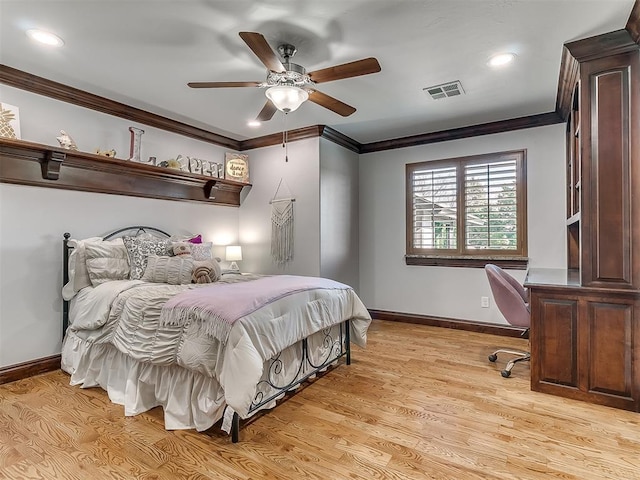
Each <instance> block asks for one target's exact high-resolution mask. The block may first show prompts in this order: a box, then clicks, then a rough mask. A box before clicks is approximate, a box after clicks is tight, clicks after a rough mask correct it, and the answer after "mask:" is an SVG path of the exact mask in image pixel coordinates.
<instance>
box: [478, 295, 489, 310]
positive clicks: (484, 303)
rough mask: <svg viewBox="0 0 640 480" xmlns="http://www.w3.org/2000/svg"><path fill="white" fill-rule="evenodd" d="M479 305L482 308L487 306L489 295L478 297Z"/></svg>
mask: <svg viewBox="0 0 640 480" xmlns="http://www.w3.org/2000/svg"><path fill="white" fill-rule="evenodd" d="M480 306H481V307H482V308H489V297H480Z"/></svg>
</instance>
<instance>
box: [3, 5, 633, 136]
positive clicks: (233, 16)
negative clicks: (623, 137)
mask: <svg viewBox="0 0 640 480" xmlns="http://www.w3.org/2000/svg"><path fill="white" fill-rule="evenodd" d="M632 6H633V0H339V1H335V0H316V1H315V2H312V1H307V0H305V1H283V0H260V1H234V0H136V1H131V0H129V1H125V0H60V1H57V0H48V1H31V0H15V1H12V0H0V32H1V33H0V63H2V64H4V65H8V66H11V67H14V68H18V69H20V70H24V71H26V72H28V73H31V74H35V75H38V76H42V77H45V78H48V79H50V80H54V81H57V82H61V83H64V84H66V85H70V86H73V87H76V88H79V89H82V90H85V91H88V92H91V93H94V94H97V95H101V96H104V97H107V98H109V99H112V100H116V101H119V102H123V103H126V104H129V105H132V106H135V107H138V108H142V109H144V110H148V111H150V112H153V113H156V114H160V115H164V116H166V117H170V118H173V119H176V120H180V121H183V122H186V123H189V124H192V125H195V126H198V127H202V128H206V129H208V130H211V131H214V132H216V133H220V134H223V135H227V136H230V137H233V138H235V139H239V140H241V139H246V138H253V137H258V136H262V135H267V134H270V133H275V132H279V131H282V129H283V125H284V120H283V118H284V115H283V114H282V113H280V112H277V113H276V115H275V116H274V118H273V119H272V120H271V121H270V122H266V123H264V124H263V125H262V126H261V127H259V128H251V127H248V126H247V121H248V120H250V119H252V118H255V116H256V115H257V114H258V112H259V111H260V109H261V108H262V106H263V105H264V102H265V97H264V90H262V89H259V88H228V89H207V90H204V89H191V88H188V87H187V85H186V84H187V82H190V81H263V80H264V79H265V77H266V71H265V67H264V66H263V65H262V63H261V62H260V61H259V60H258V59H257V58H256V57H255V56H254V55H253V54H252V53H251V51H250V50H249V49H248V47H247V46H246V45H245V43H244V42H243V41H242V39H241V38H240V37H239V36H238V32H240V31H253V32H260V33H262V34H263V35H264V36H265V37H266V39H267V41H268V42H269V43H270V45H271V46H272V48H273V49H274V50H275V49H276V48H277V46H278V45H279V44H280V43H285V42H286V43H292V44H294V45H295V46H296V47H297V48H298V53H297V55H296V56H295V59H294V61H295V63H298V64H301V65H303V66H304V67H306V68H307V70H308V71H312V70H317V69H321V68H325V67H329V66H332V65H336V64H341V63H346V62H351V61H354V60H359V59H361V58H366V57H370V56H373V57H376V58H377V59H378V61H379V62H380V65H381V67H382V71H381V72H380V73H376V74H372V75H368V76H362V77H356V78H350V79H345V80H338V81H335V82H330V83H323V84H320V85H319V86H318V89H319V90H321V91H323V92H325V93H327V94H329V95H331V96H334V97H336V98H338V99H340V100H342V101H344V102H345V103H348V104H350V105H353V106H354V107H356V108H357V111H356V113H354V114H353V115H351V116H350V117H346V118H343V117H340V116H339V115H337V114H335V113H333V112H331V111H329V110H326V109H324V108H322V107H320V106H318V105H316V104H313V103H311V102H306V103H305V104H303V105H302V106H301V107H300V108H299V109H298V110H297V111H296V112H293V113H291V114H289V115H287V116H286V127H287V128H288V129H295V128H301V127H304V126H308V125H318V124H320V125H329V126H331V127H333V128H335V129H336V130H338V131H340V132H342V133H344V134H345V135H348V136H349V137H351V138H353V139H355V140H357V141H358V142H361V143H368V142H373V141H378V140H385V139H389V138H397V137H402V136H407V135H415V134H420V133H427V132H433V131H439V130H445V129H450V128H456V127H462V126H467V125H474V124H479V123H485V122H492V121H498V120H505V119H509V118H515V117H520V116H526V115H535V114H538V113H546V112H550V111H553V110H554V109H555V100H556V91H557V83H558V73H559V69H560V57H561V53H562V45H563V43H565V42H567V41H571V40H577V39H580V38H586V37H590V36H593V35H598V34H601V33H606V32H609V31H612V30H618V29H621V28H624V26H625V24H626V22H627V19H628V18H629V14H630V12H631V8H632ZM34 27H38V28H42V29H46V30H49V31H52V32H55V33H57V34H58V35H59V36H61V37H62V38H63V39H64V41H65V45H64V46H63V47H62V48H59V49H56V50H53V49H51V48H46V47H45V48H43V47H42V46H39V45H36V44H35V43H33V42H32V41H31V40H30V39H28V38H27V37H26V35H25V33H24V31H25V30H26V29H28V28H34ZM503 51H511V52H514V53H516V54H517V55H518V57H517V61H516V62H515V64H513V65H512V66H510V67H509V68H504V69H501V70H492V69H490V68H489V67H488V66H487V65H486V61H487V59H488V58H489V57H490V56H491V55H492V54H494V53H497V52H503ZM453 80H460V81H461V82H462V86H463V88H464V90H465V92H466V95H464V96H460V97H452V98H448V99H444V100H432V99H430V98H429V97H428V96H427V95H425V93H423V91H422V89H423V88H424V87H427V86H431V85H436V84H441V83H445V82H449V81H453Z"/></svg>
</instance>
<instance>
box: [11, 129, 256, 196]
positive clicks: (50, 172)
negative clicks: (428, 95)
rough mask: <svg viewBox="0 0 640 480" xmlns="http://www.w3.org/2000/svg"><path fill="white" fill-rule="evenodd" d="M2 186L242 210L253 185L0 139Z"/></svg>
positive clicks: (20, 141) (21, 141)
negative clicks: (243, 195)
mask: <svg viewBox="0 0 640 480" xmlns="http://www.w3.org/2000/svg"><path fill="white" fill-rule="evenodd" d="M0 182H2V183H13V184H18V185H32V186H37V187H48V188H61V189H66V190H80V191H84V192H94V193H109V194H115V195H127V196H132V197H147V198H160V199H165V200H182V201H192V202H206V203H211V204H216V205H230V206H240V193H241V192H242V189H243V188H246V187H250V186H251V184H248V183H240V182H235V181H232V180H224V179H222V178H213V177H207V176H204V175H197V174H192V173H187V172H181V171H179V170H172V169H169V168H163V167H156V166H153V165H145V164H142V163H135V162H129V161H125V160H120V159H117V158H109V157H102V156H99V155H94V154H92V153H86V152H78V151H75V150H65V149H62V148H59V147H52V146H48V145H42V144H38V143H31V142H26V141H23V140H12V139H6V138H0Z"/></svg>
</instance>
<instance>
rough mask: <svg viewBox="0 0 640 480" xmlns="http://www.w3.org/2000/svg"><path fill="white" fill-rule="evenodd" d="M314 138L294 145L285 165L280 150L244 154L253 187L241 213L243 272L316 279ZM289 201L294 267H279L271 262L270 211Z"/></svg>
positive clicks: (317, 194)
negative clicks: (277, 202)
mask: <svg viewBox="0 0 640 480" xmlns="http://www.w3.org/2000/svg"><path fill="white" fill-rule="evenodd" d="M318 142H319V140H318V138H311V139H307V140H301V141H298V142H292V143H290V144H289V146H288V157H289V161H288V162H285V152H284V149H283V148H282V145H276V146H272V147H264V148H259V149H256V150H251V151H249V152H247V153H248V154H249V164H250V169H251V172H250V175H251V178H252V182H253V186H252V187H251V190H249V192H248V194H247V195H246V197H245V198H244V199H243V200H242V205H241V207H240V233H239V234H240V243H241V244H242V257H243V260H242V262H241V263H239V266H240V268H241V270H244V271H247V272H257V273H267V274H278V273H279V274H293V275H312V276H318V275H319V274H320V216H319V215H320V181H319V179H318V178H319V174H320V173H319V172H320V161H319V153H318V152H319V146H318ZM281 179H282V186H281V187H280V190H279V193H278V198H282V197H290V196H291V197H293V198H295V202H294V204H293V209H294V237H295V240H294V253H293V261H291V262H289V263H287V264H286V265H285V266H279V265H277V264H276V263H275V262H273V260H272V259H271V205H270V204H269V200H271V199H272V198H273V196H274V195H275V193H276V189H277V188H278V184H279V183H280V180H281Z"/></svg>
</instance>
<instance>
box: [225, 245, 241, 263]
mask: <svg viewBox="0 0 640 480" xmlns="http://www.w3.org/2000/svg"><path fill="white" fill-rule="evenodd" d="M225 259H226V260H227V262H235V261H236V260H242V247H241V246H240V245H228V246H227V249H226V251H225Z"/></svg>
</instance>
